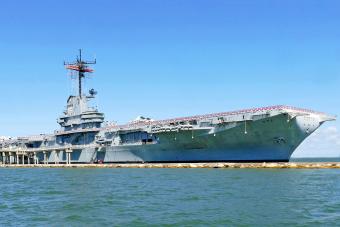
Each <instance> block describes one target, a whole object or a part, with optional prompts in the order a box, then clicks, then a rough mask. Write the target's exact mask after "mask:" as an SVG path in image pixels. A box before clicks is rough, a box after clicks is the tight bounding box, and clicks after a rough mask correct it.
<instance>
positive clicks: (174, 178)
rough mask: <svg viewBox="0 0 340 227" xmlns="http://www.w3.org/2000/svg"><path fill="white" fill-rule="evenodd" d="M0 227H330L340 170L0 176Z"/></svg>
mask: <svg viewBox="0 0 340 227" xmlns="http://www.w3.org/2000/svg"><path fill="white" fill-rule="evenodd" d="M0 176H1V177H0V179H1V184H0V226H27V225H29V226H99V225H110V226H112V225H115V226H153V225H154V226H159V225H168V226H170V225H171V226H206V225H210V226H235V225H237V226H287V225H289V226H292V225H294V226H320V225H322V226H336V225H339V223H340V170H335V169H319V170H311V169H308V170H303V169H296V170H295V169H0Z"/></svg>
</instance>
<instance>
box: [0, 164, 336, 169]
mask: <svg viewBox="0 0 340 227" xmlns="http://www.w3.org/2000/svg"><path fill="white" fill-rule="evenodd" d="M0 168H168V169H176V168H178V169H181V168H225V169H237V168H239V169H240V168H246V169H340V162H276V163H275V162H263V163H227V162H225V163H224V162H216V163H125V164H122V163H111V164H24V165H22V164H0Z"/></svg>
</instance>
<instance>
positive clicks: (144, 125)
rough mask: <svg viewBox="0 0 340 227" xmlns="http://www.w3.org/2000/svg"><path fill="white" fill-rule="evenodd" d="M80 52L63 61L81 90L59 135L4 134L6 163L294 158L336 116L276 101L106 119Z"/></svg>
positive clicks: (1, 154)
mask: <svg viewBox="0 0 340 227" xmlns="http://www.w3.org/2000/svg"><path fill="white" fill-rule="evenodd" d="M95 63H96V61H95V60H94V61H84V60H83V59H82V57H81V51H80V53H79V56H78V57H77V60H76V61H75V62H71V63H64V64H65V67H66V68H67V69H68V70H71V71H73V72H75V73H76V78H77V85H78V89H77V95H71V96H69V98H68V99H67V106H66V109H65V111H64V112H63V115H62V116H61V117H60V118H59V119H58V123H59V124H60V129H59V130H58V131H55V132H54V133H53V134H40V135H36V136H27V137H17V138H10V137H1V138H0V163H3V164H71V163H72V164H74V163H144V162H145V163H148V162H150V163H153V162H156V163H158V162H221V161H226V162H287V161H289V159H290V157H291V155H292V153H293V152H294V150H295V149H296V148H297V147H298V146H299V144H301V142H302V141H303V140H304V139H305V138H307V137H308V136H309V135H311V134H312V133H313V132H314V131H315V130H316V129H317V128H318V127H320V126H321V125H322V124H323V123H324V122H326V121H330V120H335V117H334V116H331V115H327V114H325V113H321V112H316V111H312V110H307V109H301V108H295V107H291V106H283V105H277V106H270V107H263V108H253V109H244V110H239V111H231V112H221V113H213V114H206V115H197V116H191V117H181V118H175V119H168V120H153V119H150V118H147V117H138V118H137V119H136V120H134V121H132V122H129V123H127V124H125V125H116V124H105V121H104V114H103V113H101V112H99V111H98V110H97V109H96V108H93V107H90V106H89V101H90V100H91V99H94V98H95V96H96V91H94V90H93V89H91V90H90V91H89V93H88V94H84V93H83V89H82V83H83V80H84V79H85V74H86V73H92V72H93V69H91V68H90V67H89V65H90V64H95Z"/></svg>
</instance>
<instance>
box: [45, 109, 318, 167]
mask: <svg viewBox="0 0 340 227" xmlns="http://www.w3.org/2000/svg"><path fill="white" fill-rule="evenodd" d="M245 124H247V125H245ZM319 125H320V122H319V119H317V118H315V119H312V118H308V120H306V118H305V117H303V116H301V117H297V118H295V119H292V120H290V121H289V122H287V115H285V114H280V115H277V116H275V117H271V118H266V119H262V120H258V121H254V122H248V123H244V122H240V123H235V124H233V125H228V126H222V127H220V128H219V129H218V130H215V131H214V132H213V133H212V132H211V130H209V129H201V130H196V131H193V130H187V131H181V132H176V131H175V132H162V133H158V134H157V137H158V139H159V141H161V142H159V143H157V144H141V143H137V144H125V145H119V146H102V147H100V148H86V149H79V150H73V152H72V154H71V162H72V163H98V162H103V163H115V162H117V163H127V162H215V161H228V162H280V161H281V162H286V161H289V159H290V156H291V155H292V153H293V151H294V150H295V149H296V147H297V146H298V145H299V144H300V143H301V142H302V141H303V140H304V139H305V138H306V137H307V136H308V135H309V134H310V133H312V132H313V131H314V130H315V129H316V128H317V127H318V126H319ZM307 127H308V133H307V132H306V130H307ZM40 160H43V157H42V156H41V157H40ZM58 160H60V161H59V162H65V160H66V155H65V154H63V153H59V157H57V156H56V154H54V153H53V152H51V153H50V155H49V157H48V162H49V163H54V162H56V161H58Z"/></svg>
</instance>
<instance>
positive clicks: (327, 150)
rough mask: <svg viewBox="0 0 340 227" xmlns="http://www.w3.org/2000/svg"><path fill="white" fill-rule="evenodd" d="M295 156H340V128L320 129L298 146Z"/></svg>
mask: <svg viewBox="0 0 340 227" xmlns="http://www.w3.org/2000/svg"><path fill="white" fill-rule="evenodd" d="M293 157H340V130H339V129H338V128H337V127H335V126H328V127H327V128H320V129H318V130H317V131H315V132H314V133H313V134H312V135H310V136H309V137H308V138H307V139H306V140H305V141H304V142H303V143H302V144H301V145H300V146H299V147H298V148H297V150H296V151H295V152H294V153H293Z"/></svg>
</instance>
